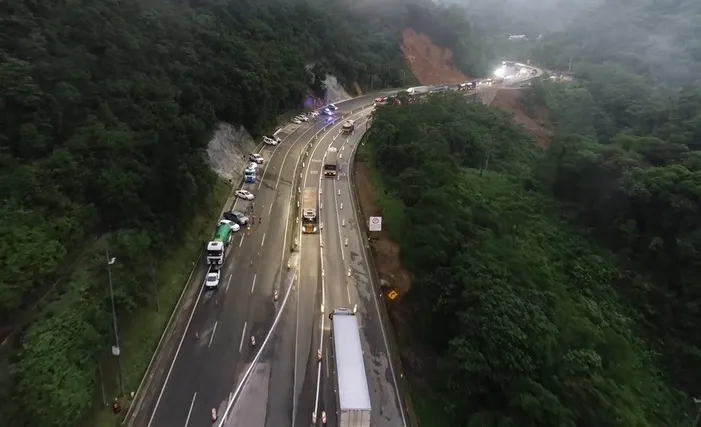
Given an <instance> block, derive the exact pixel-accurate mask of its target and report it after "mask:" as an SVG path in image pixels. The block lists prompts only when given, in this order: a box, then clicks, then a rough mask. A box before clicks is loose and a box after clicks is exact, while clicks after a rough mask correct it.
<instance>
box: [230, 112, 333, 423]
mask: <svg viewBox="0 0 701 427" xmlns="http://www.w3.org/2000/svg"><path fill="white" fill-rule="evenodd" d="M334 122H335V121H334ZM314 127H316V124H315V125H314ZM314 127H312V128H310V129H308V130H306V131H305V132H304V133H302V135H300V136H299V137H298V138H297V139H296V140H295V141H294V142H293V143H292V144H291V146H290V147H289V148H288V151H287V153H286V154H285V157H284V158H283V162H282V168H281V170H282V169H284V164H285V162H286V158H287V156H288V155H289V153H290V151H291V150H292V148H293V147H294V146H295V145H296V143H297V141H299V139H301V138H302V137H303V136H304V135H307V134H308V133H309V132H310V131H314V130H315V129H314ZM327 127H328V126H325V127H324V128H323V130H318V131H317V132H316V133H315V137H318V135H319V133H321V132H325V134H324V137H325V136H326V133H327V132H328V131H327V130H326V129H327ZM322 139H323V138H322ZM310 141H311V138H310ZM305 144H306V143H305ZM302 157H303V156H302V155H300V156H299V158H298V159H297V164H296V167H295V173H296V170H297V168H298V167H299V162H300V160H301V159H302ZM281 177H282V175H281V174H279V175H278V183H279V180H280V179H281ZM276 186H277V183H276ZM293 201H294V187H292V189H291V194H290V203H288V207H287V209H288V212H287V215H286V218H288V221H286V223H285V236H284V238H283V251H282V254H281V264H280V269H282V265H283V261H284V255H285V250H284V248H286V247H287V234H288V233H287V230H288V227H289V209H290V206H291V205H292V203H293ZM300 251H301V239H300ZM295 278H296V275H295ZM293 281H294V280H293ZM291 289H292V286H290V288H289V289H288V292H287V294H286V296H285V299H284V301H283V304H282V307H281V308H280V311H279V312H278V315H277V316H276V319H275V321H274V322H273V326H272V327H271V329H270V330H269V331H268V335H267V336H266V339H265V340H264V342H263V345H261V347H260V349H259V350H258V352H257V353H256V355H255V357H254V361H253V362H252V363H251V364H250V365H249V369H248V371H247V372H246V373H245V374H244V376H243V379H242V381H241V383H240V384H239V386H238V387H237V389H236V391H235V392H234V393H233V395H232V397H231V399H230V400H229V402H228V404H227V408H226V409H225V412H224V416H222V418H221V419H222V422H221V424H220V426H221V425H222V424H223V422H224V419H225V418H226V416H227V414H228V413H229V411H230V410H231V408H232V407H233V404H234V401H235V399H236V397H237V396H238V394H239V392H240V391H241V388H242V387H243V384H244V383H245V380H246V378H247V376H248V373H249V372H250V370H251V369H252V368H253V367H254V365H255V361H256V360H257V359H258V357H259V355H260V352H261V351H262V349H263V347H264V346H265V343H267V341H268V339H269V338H270V336H271V333H272V331H273V329H274V327H275V325H276V324H277V322H278V321H279V319H280V312H281V310H282V308H284V306H285V304H286V302H287V300H288V298H289V295H290V291H291ZM246 324H247V322H245V323H244V330H243V332H242V336H241V344H240V346H239V352H241V351H242V347H243V339H244V338H245V330H246Z"/></svg>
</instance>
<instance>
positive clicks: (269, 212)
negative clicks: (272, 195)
mask: <svg viewBox="0 0 701 427" xmlns="http://www.w3.org/2000/svg"><path fill="white" fill-rule="evenodd" d="M274 204H275V201H273V203H271V204H270V209H268V215H270V214H272V213H273V205H274Z"/></svg>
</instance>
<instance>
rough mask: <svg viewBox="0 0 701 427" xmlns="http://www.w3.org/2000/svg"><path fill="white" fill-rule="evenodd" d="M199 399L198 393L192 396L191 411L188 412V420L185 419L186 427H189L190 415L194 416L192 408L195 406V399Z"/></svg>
mask: <svg viewBox="0 0 701 427" xmlns="http://www.w3.org/2000/svg"><path fill="white" fill-rule="evenodd" d="M196 398H197V392H195V394H194V395H193V396H192V402H190V410H189V411H187V418H185V427H187V423H189V422H190V415H192V407H193V406H195V399H196Z"/></svg>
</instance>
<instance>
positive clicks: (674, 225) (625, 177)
mask: <svg viewBox="0 0 701 427" xmlns="http://www.w3.org/2000/svg"><path fill="white" fill-rule="evenodd" d="M541 89H542V90H546V89H545V88H539V89H537V90H541ZM562 90H567V91H572V92H573V93H574V94H576V95H577V96H578V97H579V98H578V100H577V101H576V102H577V103H580V102H583V101H586V100H587V99H589V100H590V101H591V97H592V96H591V95H589V98H587V96H585V95H586V93H582V91H583V90H584V89H581V88H574V87H568V88H566V89H562ZM612 96H614V95H613V94H612ZM552 99H558V100H560V97H559V96H558V95H555V94H553V95H552ZM572 102H573V103H574V102H575V101H572ZM590 104H591V102H590ZM560 105H562V107H563V108H562V110H563V112H562V115H560V116H558V115H556V116H555V119H556V120H557V121H558V123H561V124H562V129H570V130H571V129H572V127H574V126H577V127H578V128H580V129H583V130H585V131H586V132H585V135H573V134H571V133H566V134H563V133H559V132H558V136H557V137H556V138H555V140H554V141H553V144H552V146H551V147H550V149H549V150H548V151H547V152H545V153H543V152H540V150H536V149H535V148H534V142H533V141H532V139H531V138H530V137H529V136H527V135H525V134H524V133H522V131H521V130H519V129H517V128H515V127H514V126H513V125H512V124H511V123H510V121H509V119H508V117H505V116H504V115H502V114H495V113H493V112H490V111H489V110H487V108H485V107H484V106H482V105H477V104H473V103H471V102H467V101H465V100H463V99H461V98H459V97H457V96H454V95H448V96H434V97H431V98H430V100H429V101H428V102H427V103H425V104H416V105H408V106H402V107H382V108H380V109H379V110H378V112H377V113H376V117H375V119H374V122H373V126H372V128H371V129H370V131H369V134H368V136H367V139H366V141H367V144H366V147H367V151H368V152H369V154H368V156H369V159H370V160H371V162H373V163H374V164H375V165H376V171H377V173H378V174H379V177H380V181H381V188H383V189H384V190H383V191H384V194H382V195H381V196H380V200H381V201H383V202H384V204H385V207H387V208H388V209H386V210H385V213H384V215H385V217H386V221H387V223H388V227H389V228H390V232H391V233H392V235H393V236H394V238H395V239H396V240H397V241H398V242H399V243H400V246H401V249H402V250H401V257H402V262H403V264H404V265H405V266H407V268H409V269H410V270H411V271H412V273H413V274H414V275H415V280H414V283H413V285H412V290H411V292H410V293H409V295H408V296H407V299H406V302H407V304H408V307H409V309H410V310H411V313H412V319H413V320H412V324H413V325H414V326H415V327H416V330H418V331H420V333H421V336H422V338H423V340H424V342H426V343H428V344H430V346H431V348H433V349H434V351H435V352H436V353H437V356H438V360H439V363H438V375H436V376H435V378H434V386H435V390H437V393H438V395H439V396H440V397H441V401H442V403H443V406H444V407H445V409H446V412H447V413H448V414H449V416H450V417H451V418H452V424H451V425H461V426H481V427H486V426H503V425H519V426H581V425H591V426H651V427H652V426H676V425H679V423H680V422H681V421H682V420H683V419H684V409H685V408H687V407H686V406H685V404H686V401H685V397H684V393H683V392H686V393H691V392H693V391H694V390H693V387H695V386H693V384H694V383H698V381H697V380H696V378H695V377H696V375H695V374H694V373H693V372H692V371H693V366H692V365H691V362H693V361H694V359H695V355H696V354H698V350H697V349H696V347H695V346H694V341H696V342H698V339H694V337H695V334H693V333H692V332H691V330H692V329H693V325H695V324H696V323H698V321H699V319H698V318H696V317H695V311H694V310H693V308H694V307H695V306H696V305H698V302H697V299H696V298H695V297H694V295H695V293H694V291H693V289H694V288H693V287H692V286H691V283H690V282H691V281H692V279H693V275H692V274H691V273H692V272H693V268H694V267H693V260H694V256H697V254H696V252H695V249H694V243H695V235H696V234H697V231H696V230H694V224H695V223H696V222H695V221H698V220H697V219H696V218H695V217H694V212H695V211H696V209H697V208H698V206H699V198H698V196H699V192H698V189H696V187H695V185H696V184H694V183H695V182H696V181H695V178H694V177H695V172H692V171H690V170H688V169H686V168H685V167H684V166H682V165H681V162H683V161H682V160H681V158H680V157H679V156H681V157H683V158H685V160H684V161H686V162H690V161H691V160H692V159H694V158H695V155H694V154H692V153H688V152H686V154H681V153H680V152H679V151H678V150H668V151H666V150H664V149H663V148H666V146H662V147H661V146H660V144H665V143H663V142H661V141H657V140H655V139H654V138H653V137H636V136H633V135H619V136H618V137H617V138H616V141H617V142H616V143H613V144H609V145H603V144H600V143H599V142H597V141H596V140H595V139H588V137H587V136H586V135H594V134H595V132H596V129H595V128H596V127H595V126H594V122H595V119H597V118H601V111H602V110H601V109H602V108H604V107H603V106H602V105H596V106H591V109H592V111H591V114H588V113H587V115H586V117H589V118H591V120H592V121H591V122H589V123H588V124H585V123H580V124H579V125H576V124H574V123H576V122H575V119H578V117H576V116H568V114H572V111H573V110H574V109H575V107H574V106H571V107H569V112H568V106H567V105H566V104H565V103H563V104H560ZM681 105H683V104H680V106H681ZM582 106H583V107H586V104H582ZM585 111H586V110H585ZM614 111H617V112H620V111H619V109H617V108H616V107H612V110H611V113H613V112H614ZM675 111H676V110H675ZM697 111H698V110H697ZM620 113H621V114H623V113H622V112H620ZM629 114H631V112H629ZM669 114H670V115H671V114H672V113H671V112H670V113H669ZM677 114H679V113H677ZM624 118H627V119H631V117H630V116H624ZM624 118H621V119H620V120H623V119H624ZM610 120H613V121H614V123H613V124H612V126H620V124H619V123H618V122H615V120H617V119H616V118H614V117H610ZM580 122H581V120H580ZM682 123H689V124H691V123H693V120H687V118H680V119H679V120H678V121H668V122H666V124H667V125H668V126H666V127H665V128H666V129H669V128H671V127H673V126H676V128H677V129H681V128H684V127H683V126H682ZM568 127H569V128H568ZM567 132H569V130H568V131H567ZM656 141H657V142H656ZM597 144H598V145H597ZM656 144H657V145H656ZM682 151H684V150H682ZM665 153H674V154H673V155H669V156H667V155H665ZM660 156H662V157H663V158H665V162H666V164H665V165H664V166H662V165H660V166H653V164H652V163H650V162H649V159H657V158H659V157H660ZM674 156H677V157H674ZM672 158H674V160H673V159H672ZM487 160H488V161H487ZM670 162H676V164H674V165H672V164H669V163H670ZM390 189H391V190H390ZM397 203H399V208H398V207H397ZM580 224H581V225H580ZM696 229H698V226H696ZM597 235H602V237H605V238H606V239H608V240H613V239H617V240H613V241H614V242H615V243H616V242H617V243H618V244H617V245H612V246H610V249H604V247H603V246H602V245H599V244H597V241H596V239H595V238H593V237H592V236H597ZM608 240H602V242H606V241H608ZM611 249H612V250H611ZM643 263H644V264H647V265H648V266H650V267H653V266H654V269H655V270H657V273H658V274H654V272H652V271H651V272H650V274H647V271H646V270H644V269H639V268H638V267H639V264H643ZM661 276H664V278H665V279H664V280H665V281H661V280H662V279H661ZM665 334H666V335H665ZM682 336H683V337H682ZM670 338H673V339H672V340H670ZM665 346H670V348H669V349H667V351H666V352H665V353H664V354H662V355H661V357H659V356H660V355H659V354H658V352H659V351H662V350H665V348H664V347H665ZM668 357H671V358H672V359H673V360H667V358H668ZM681 359H686V360H681ZM667 362H671V363H667ZM680 362H683V364H682V363H680ZM682 372H683V373H684V374H685V375H686V383H685V384H682V383H680V380H681V379H683V377H682V376H681V374H682ZM679 390H681V392H680V391H679Z"/></svg>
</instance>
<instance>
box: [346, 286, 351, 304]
mask: <svg viewBox="0 0 701 427" xmlns="http://www.w3.org/2000/svg"><path fill="white" fill-rule="evenodd" d="M346 294H347V295H348V304H349V305H350V303H351V297H350V287H349V286H348V282H346Z"/></svg>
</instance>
